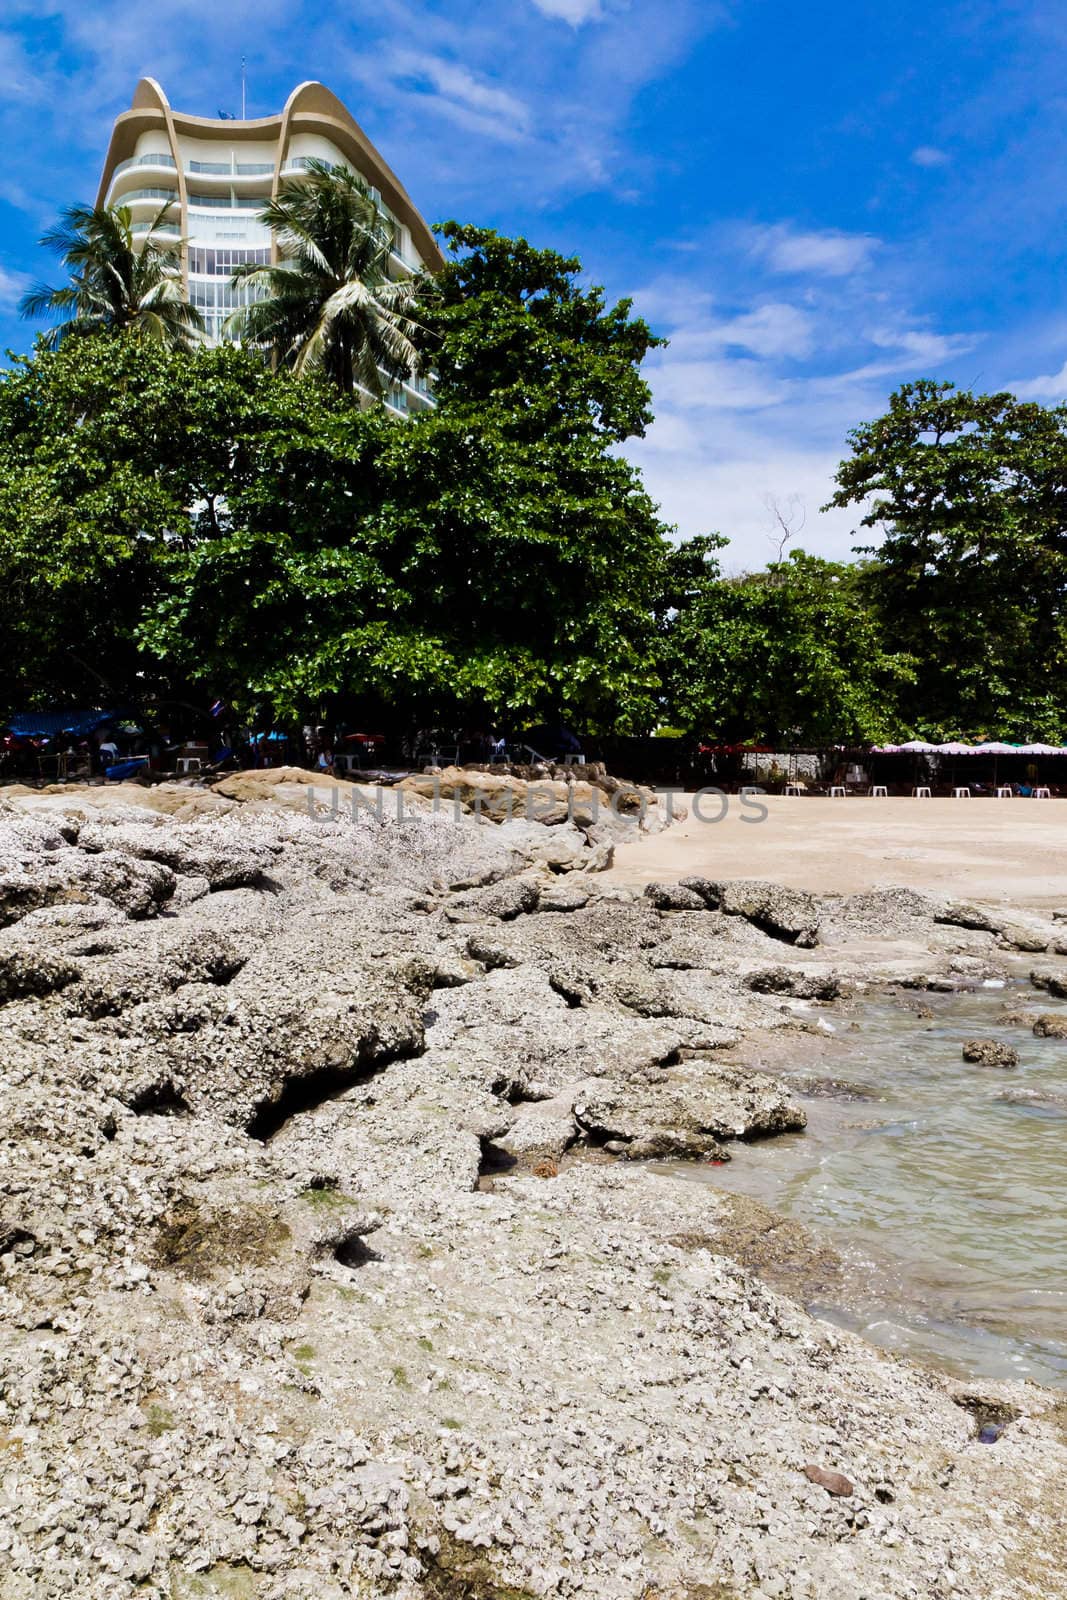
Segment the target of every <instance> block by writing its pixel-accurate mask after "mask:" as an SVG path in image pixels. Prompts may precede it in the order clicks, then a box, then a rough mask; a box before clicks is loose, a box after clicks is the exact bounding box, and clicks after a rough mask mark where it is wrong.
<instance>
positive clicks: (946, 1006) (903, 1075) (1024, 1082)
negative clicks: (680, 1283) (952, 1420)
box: [675, 982, 1067, 1387]
mask: <svg viewBox="0 0 1067 1600" xmlns="http://www.w3.org/2000/svg"><path fill="white" fill-rule="evenodd" d="M921 1006H925V1007H927V1008H928V1009H929V1010H930V1011H932V1012H933V1016H932V1017H929V1016H927V1017H922V1016H920V1015H918V1014H917V1010H918V1008H919V1007H921ZM1006 1006H1007V1007H1011V1008H1012V1009H1016V1010H1019V1011H1025V1012H1027V1013H1029V1014H1030V1015H1029V1018H1028V1020H1027V1021H1026V1022H1021V1023H1020V1022H1015V1023H1010V1022H1007V1021H1006V1020H1005V1019H1004V1011H1005V1009H1006ZM1049 1011H1059V1012H1061V1013H1062V1012H1064V1011H1067V1007H1065V1006H1064V1004H1063V1002H1062V1001H1055V1000H1052V999H1050V997H1049V996H1048V995H1046V994H1040V993H1038V992H1037V991H1036V990H1034V989H1032V988H1031V987H1030V985H1029V984H1028V983H1025V982H1020V983H1012V984H1009V985H1007V986H1006V987H1000V988H986V989H983V990H980V991H978V992H976V993H971V994H955V995H921V996H920V995H908V996H906V997H901V998H900V999H899V1000H885V1001H880V1002H878V1003H875V1004H871V1005H865V1006H864V1007H863V1008H862V1009H861V1010H856V1011H855V1012H854V1013H852V1015H851V1016H848V1015H846V1016H842V1015H841V1014H840V1013H839V1012H838V1013H835V1011H833V1010H829V1011H823V1012H821V1014H822V1015H824V1016H826V1017H827V1018H828V1019H830V1020H831V1021H832V1024H833V1026H834V1028H835V1030H836V1032H835V1035H834V1039H833V1041H832V1042H831V1043H830V1045H829V1049H828V1052H827V1056H826V1059H825V1061H824V1063H823V1064H822V1066H820V1067H816V1068H813V1067H812V1066H811V1064H810V1062H808V1063H805V1065H804V1066H803V1067H802V1068H798V1069H797V1070H796V1072H795V1073H794V1074H792V1075H793V1076H795V1077H796V1078H797V1080H798V1098H799V1099H800V1100H801V1103H802V1104H803V1105H804V1107H805V1109H806V1111H807V1113H808V1128H807V1130H806V1132H804V1133H802V1134H790V1135H786V1136H785V1137H783V1138H780V1139H772V1140H768V1141H766V1142H763V1143H760V1144H755V1145H748V1146H745V1147H743V1148H740V1149H738V1150H737V1151H736V1156H735V1159H734V1160H733V1161H732V1162H731V1163H730V1164H729V1165H726V1166H720V1167H714V1168H710V1169H709V1168H706V1167H705V1168H698V1167H692V1166H690V1167H687V1168H685V1169H675V1170H676V1171H678V1174H679V1176H685V1177H687V1178H690V1179H693V1180H696V1181H704V1182H711V1183H713V1184H715V1185H717V1186H719V1187H723V1188H729V1189H731V1190H735V1191H738V1192H740V1193H745V1194H751V1195H754V1196H756V1197H757V1198H758V1199H761V1200H763V1201H765V1202H766V1203H767V1204H768V1205H770V1206H773V1207H774V1209H775V1210H777V1211H781V1212H783V1213H785V1214H786V1215H787V1216H791V1217H794V1218H796V1219H797V1220H798V1221H800V1222H803V1223H806V1224H808V1225H810V1226H813V1227H815V1228H816V1229H818V1230H819V1232H820V1233H821V1234H822V1235H823V1236H825V1237H826V1238H827V1239H828V1240H829V1242H831V1243H832V1244H834V1245H835V1246H836V1248H837V1249H838V1250H839V1251H840V1252H841V1253H842V1254H843V1256H844V1257H845V1260H846V1264H847V1270H846V1278H847V1289H846V1291H845V1293H844V1294H843V1296H842V1303H841V1304H839V1305H835V1306H829V1305H813V1306H812V1307H811V1309H812V1310H813V1311H815V1312H817V1313H818V1314H819V1315H822V1316H826V1317H828V1318H830V1319H831V1320H835V1321H838V1322H841V1323H844V1324H846V1325H848V1326H851V1327H853V1328H856V1329H857V1330H858V1331H860V1332H862V1333H864V1334H865V1335H866V1337H868V1338H869V1339H871V1340H872V1341H873V1342H874V1343H876V1344H880V1345H883V1346H885V1347H886V1348H889V1349H894V1350H901V1351H903V1352H905V1353H907V1354H908V1355H910V1356H911V1357H912V1358H918V1359H926V1360H928V1361H930V1362H932V1363H935V1364H937V1365H939V1366H942V1367H948V1368H949V1369H951V1370H953V1371H955V1372H960V1373H965V1374H968V1375H970V1376H975V1377H978V1376H986V1377H998V1378H1003V1377H1015V1378H1029V1379H1031V1380H1033V1381H1035V1382H1039V1383H1049V1384H1056V1385H1059V1386H1062V1387H1067V1041H1063V1040H1056V1039H1038V1038H1035V1037H1034V1036H1033V1033H1032V1020H1033V1017H1034V1016H1036V1015H1037V1014H1038V1013H1040V1012H1049ZM969 1038H988V1039H995V1040H998V1041H1002V1042H1003V1043H1005V1044H1010V1045H1012V1046H1013V1047H1014V1048H1015V1049H1016V1050H1017V1051H1018V1053H1019V1057H1020V1064H1019V1066H1018V1067H1016V1068H1014V1069H1005V1068H993V1067H980V1066H974V1065H970V1064H968V1063H966V1062H965V1061H963V1060H962V1054H961V1046H962V1042H963V1041H964V1040H965V1039H969ZM773 1071H774V1073H775V1075H776V1076H778V1077H780V1078H784V1079H786V1080H788V1079H789V1078H790V1076H791V1072H790V1070H789V1069H788V1068H787V1069H786V1070H783V1069H782V1066H781V1065H780V1064H779V1063H777V1062H776V1063H775V1066H774V1068H773ZM822 1075H826V1076H831V1075H832V1076H833V1078H835V1079H846V1080H848V1081H849V1082H853V1083H857V1084H860V1085H863V1086H865V1087H866V1088H867V1089H868V1090H870V1091H873V1093H874V1095H875V1096H876V1098H873V1099H865V1100H861V1099H844V1098H841V1097H840V1096H837V1097H834V1096H830V1097H827V1096H826V1095H824V1094H815V1095H813V1094H811V1093H804V1092H802V1090H801V1089H800V1086H801V1085H802V1084H803V1082H804V1080H805V1079H809V1080H810V1079H811V1078H812V1077H819V1076H822ZM1027 1095H1031V1096H1032V1098H1027Z"/></svg>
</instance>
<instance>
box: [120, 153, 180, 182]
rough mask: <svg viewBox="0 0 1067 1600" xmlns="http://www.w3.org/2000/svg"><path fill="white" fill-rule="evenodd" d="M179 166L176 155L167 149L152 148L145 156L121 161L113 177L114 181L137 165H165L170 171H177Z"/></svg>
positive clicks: (161, 166)
mask: <svg viewBox="0 0 1067 1600" xmlns="http://www.w3.org/2000/svg"><path fill="white" fill-rule="evenodd" d="M177 166H178V164H177V162H176V161H175V159H174V157H173V156H171V155H167V153H166V151H164V150H151V151H149V152H147V153H146V154H145V155H143V156H131V157H130V159H129V160H128V161H120V162H119V164H118V166H117V167H116V168H115V170H114V172H113V173H112V175H111V179H112V182H114V180H115V179H116V178H117V177H119V176H120V175H121V174H122V173H123V172H132V171H133V169H134V168H135V167H160V168H163V167H165V168H167V170H168V171H170V172H176V171H177Z"/></svg>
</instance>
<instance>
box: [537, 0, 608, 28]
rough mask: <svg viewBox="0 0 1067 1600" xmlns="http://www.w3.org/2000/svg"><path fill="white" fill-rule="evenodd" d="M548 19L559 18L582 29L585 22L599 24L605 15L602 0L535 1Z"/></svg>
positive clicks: (573, 26)
mask: <svg viewBox="0 0 1067 1600" xmlns="http://www.w3.org/2000/svg"><path fill="white" fill-rule="evenodd" d="M533 3H534V5H535V6H536V7H537V9H538V11H543V12H544V14H545V16H546V17H558V18H559V19H560V21H562V22H569V23H570V25H571V27H572V28H580V27H581V25H582V23H583V22H599V21H600V20H601V18H602V17H603V15H604V11H603V8H602V6H601V3H600V0H533Z"/></svg>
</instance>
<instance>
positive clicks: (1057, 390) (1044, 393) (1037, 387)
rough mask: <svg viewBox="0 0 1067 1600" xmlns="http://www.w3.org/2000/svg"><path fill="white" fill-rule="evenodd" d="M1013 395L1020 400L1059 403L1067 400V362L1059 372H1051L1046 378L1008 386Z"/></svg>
mask: <svg viewBox="0 0 1067 1600" xmlns="http://www.w3.org/2000/svg"><path fill="white" fill-rule="evenodd" d="M1006 387H1007V388H1008V389H1010V390H1011V392H1012V394H1015V395H1018V397H1019V399H1020V400H1042V401H1049V402H1053V403H1058V402H1059V401H1061V400H1067V361H1065V362H1064V363H1063V366H1062V367H1061V368H1060V370H1059V372H1050V373H1048V374H1047V375H1046V376H1045V377H1038V378H1022V379H1020V380H1019V381H1018V382H1016V383H1009V384H1007V385H1006Z"/></svg>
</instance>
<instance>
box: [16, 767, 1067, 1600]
mask: <svg viewBox="0 0 1067 1600" xmlns="http://www.w3.org/2000/svg"><path fill="white" fill-rule="evenodd" d="M464 781H465V782H466V781H467V780H464ZM457 784H458V780H456V781H455V782H454V784H453V790H454V791H455V789H456V786H457ZM560 787H561V789H562V790H563V791H564V792H563V793H562V794H561V796H559V797H558V798H559V800H560V807H559V809H558V810H557V811H556V812H553V813H552V814H551V815H546V817H545V820H542V821H532V822H531V821H529V820H527V819H524V818H518V819H516V818H514V817H512V818H511V819H510V820H508V818H507V817H506V815H505V813H504V810H503V809H502V808H500V807H498V808H497V809H496V810H495V811H494V809H493V807H491V806H490V807H485V808H483V807H482V806H480V805H478V804H477V803H475V802H476V800H477V797H476V796H474V797H472V795H471V794H470V793H468V792H467V791H466V789H464V790H463V791H462V792H460V793H459V795H458V801H459V803H458V806H457V807H456V808H455V809H454V810H453V811H446V812H444V813H436V814H435V813H434V812H433V811H432V810H429V809H426V801H427V796H426V794H424V793H421V792H419V791H418V790H415V791H413V792H412V800H413V801H414V802H416V803H418V802H422V804H423V809H422V810H421V811H420V812H419V813H418V814H415V815H411V816H408V817H406V818H405V820H401V821H398V820H396V817H395V815H392V814H390V812H389V810H388V809H387V810H386V814H385V815H384V816H383V817H382V818H380V819H379V818H378V817H377V816H376V815H374V813H373V811H372V810H371V809H369V808H367V807H365V806H357V808H356V810H355V812H354V813H347V814H346V812H345V811H344V808H343V807H342V808H341V809H340V810H339V811H337V813H336V814H334V808H333V806H332V805H331V804H330V802H329V800H328V798H327V797H326V796H325V793H324V792H320V794H319V795H318V796H316V795H315V794H314V793H313V792H312V794H311V805H310V809H309V806H308V804H307V799H308V796H307V794H306V793H304V792H303V791H302V790H301V788H300V785H299V782H298V780H297V778H296V777H292V776H290V779H289V780H287V781H280V782H279V781H277V780H275V781H273V782H272V781H267V779H266V778H265V776H264V775H262V774H255V775H252V774H250V775H244V776H242V777H239V778H237V779H228V780H225V781H224V782H223V783H222V784H220V785H218V786H217V789H216V791H215V792H210V791H206V790H204V791H192V790H189V789H177V788H174V789H166V788H164V789H162V790H145V791H139V790H125V791H121V792H118V791H108V792H106V793H105V792H102V791H91V792H89V793H87V794H86V793H82V794H80V795H74V794H71V793H67V794H51V795H45V796H42V795H35V794H22V795H15V796H11V797H9V798H7V799H6V800H4V801H2V802H0V1006H2V1012H0V1016H2V1023H3V1044H2V1074H0V1097H2V1120H0V1138H2V1157H0V1319H2V1322H0V1597H2V1600H61V1597H62V1600H66V1597H68V1596H78V1597H79V1600H127V1597H135V1596H159V1597H161V1600H162V1597H166V1600H186V1597H190V1600H191V1597H193V1596H236V1597H248V1600H312V1597H314V1600H350V1597H359V1600H364V1597H368V1600H370V1597H385V1596H396V1597H398V1600H411V1597H414V1596H418V1595H426V1596H430V1597H434V1600H526V1597H533V1596H568V1595H573V1594H583V1595H589V1596H596V1597H604V1600H772V1597H774V1600H905V1597H907V1600H949V1597H960V1596H968V1597H969V1596H975V1597H978V1596H981V1597H983V1600H1009V1597H1010V1600H1023V1597H1032V1600H1055V1597H1057V1596H1067V1533H1065V1518H1064V1509H1065V1502H1064V1490H1063V1483H1064V1480H1065V1475H1067V1403H1065V1401H1064V1398H1063V1396H1061V1395H1057V1394H1055V1393H1051V1392H1047V1391H1044V1390H1041V1389H1039V1388H1036V1387H1032V1386H1029V1385H1022V1384H1016V1385H994V1386H976V1385H973V1384H971V1385H968V1384H965V1383H961V1382H960V1381H959V1380H956V1379H950V1378H948V1377H945V1376H942V1375H939V1374H937V1373H933V1372H927V1371H923V1370H920V1369H918V1368H915V1367H912V1366H910V1365H908V1364H907V1363H905V1362H903V1361H901V1360H899V1359H896V1358H893V1357H891V1356H889V1355H886V1354H883V1353H881V1352H879V1351H877V1350H875V1349H873V1348H872V1347H871V1346H869V1345H867V1344H866V1343H864V1342H863V1341H862V1340H860V1339H858V1338H855V1337H853V1336H851V1335H849V1334H846V1333H843V1332H839V1331H837V1330H835V1329H833V1328H831V1327H830V1326H828V1325H827V1324H825V1323H822V1322H820V1321H818V1320H816V1319H814V1318H813V1317H811V1316H809V1315H808V1313H807V1312H806V1311H805V1310H804V1309H803V1307H802V1305H801V1304H800V1303H799V1300H797V1299H794V1298H791V1297H790V1296H788V1295H786V1294H784V1293H782V1292H781V1290H780V1289H779V1288H775V1287H773V1285H774V1284H776V1283H777V1284H781V1283H789V1282H790V1276H789V1275H790V1274H791V1273H792V1274H794V1275H795V1281H796V1283H797V1285H798V1289H797V1293H798V1294H799V1296H800V1298H801V1299H802V1298H803V1293H804V1291H803V1285H804V1283H805V1282H806V1281H808V1277H809V1275H810V1273H811V1272H812V1271H815V1272H817V1273H822V1274H830V1275H832V1274H833V1273H834V1271H835V1270H836V1268H835V1263H834V1261H833V1259H832V1253H828V1252H827V1251H826V1250H825V1249H824V1248H823V1247H822V1246H821V1245H820V1244H819V1243H818V1241H808V1240H806V1239H805V1237H804V1235H803V1230H800V1229H798V1228H797V1226H796V1225H795V1224H788V1225H785V1224H782V1223H781V1222H780V1220H779V1219H777V1218H775V1217H774V1215H773V1213H769V1212H766V1211H765V1209H764V1208H761V1207H758V1206H757V1205H756V1203H755V1202H745V1201H743V1200H741V1199H740V1197H737V1196H726V1195H723V1194H720V1193H716V1191H715V1189H714V1188H713V1187H711V1186H709V1185H697V1184H687V1183H681V1182H678V1181H677V1180H676V1179H674V1178H672V1177H671V1176H670V1175H669V1174H667V1173H664V1172H663V1171H661V1170H657V1168H656V1165H655V1161H656V1159H657V1158H659V1159H662V1158H671V1159H676V1158H679V1157H681V1158H689V1159H695V1160H702V1161H708V1160H727V1159H730V1158H731V1157H732V1158H733V1159H736V1160H744V1158H745V1151H744V1145H745V1142H746V1141H749V1140H752V1139H757V1138H764V1137H769V1136H773V1135H774V1134H776V1133H779V1132H782V1131H785V1130H790V1129H798V1128H801V1127H802V1126H803V1125H804V1112H803V1110H802V1108H801V1106H800V1105H799V1104H798V1103H797V1102H796V1101H795V1100H794V1099H792V1098H791V1096H790V1094H789V1092H788V1091H787V1090H786V1089H785V1088H784V1087H783V1085H782V1084H780V1083H779V1082H777V1081H776V1080H775V1078H774V1076H773V1074H770V1073H768V1072H766V1071H764V1070H761V1068H760V1062H761V1060H762V1058H763V1057H764V1056H765V1055H766V1056H772V1057H773V1055H774V1054H776V1053H778V1054H780V1052H781V1051H782V1050H783V1049H787V1048H788V1046H789V1041H790V1039H791V1038H792V1039H799V1038H801V1037H802V1036H803V1035H805V1034H810V1033H811V1032H812V1031H813V1030H814V1031H818V1030H819V1029H820V1028H821V1027H824V1026H825V1022H824V1020H823V1019H824V1016H825V1014H826V1012H825V1008H832V1007H833V1006H835V1005H837V1004H840V1003H841V1002H842V999H843V998H844V997H847V996H848V995H850V994H852V993H854V992H856V991H857V990H862V989H863V988H864V987H865V986H870V985H873V984H882V983H893V984H896V985H903V986H906V987H910V988H914V989H916V990H923V989H926V988H937V987H944V986H951V985H953V984H957V983H965V982H969V981H975V980H980V979H981V978H982V977H984V976H988V975H992V974H995V973H997V972H998V971H1000V970H1001V969H1002V968H1003V966H1004V964H1005V963H1006V962H1007V961H1009V960H1015V961H1017V960H1018V958H1019V955H1020V953H1021V952H1025V953H1026V955H1027V958H1028V959H1029V960H1031V961H1032V962H1033V963H1034V969H1035V982H1036V983H1037V984H1038V985H1039V986H1040V987H1041V988H1042V989H1043V990H1046V991H1049V992H1051V993H1053V994H1060V993H1063V992H1067V959H1065V957H1067V925H1065V924H1063V923H1058V922H1055V921H1047V920H1045V919H1043V918H1042V917H1040V916H1037V915H1036V914H1033V913H1026V914H1023V913H1018V914H1016V913H1011V912H1006V911H1005V910H1004V909H1003V908H996V909H993V908H989V907H983V906H977V905H970V904H962V903H960V902H957V901H948V900H938V899H934V898H929V897H925V896H923V895H920V894H918V893H915V892H914V891H903V890H885V891H870V892H866V893H863V894H855V895H850V896H843V897H834V898H830V897H824V898H818V897H815V896H813V895H810V894H806V893H803V892H801V891H799V890H795V889H783V888H781V887H779V886H776V885H774V884H769V883H762V882H758V881H751V880H744V879H732V880H729V881H710V880H706V879H700V878H691V879H686V880H683V881H682V882H680V883H658V884H650V885H649V886H648V887H647V889H646V890H645V891H644V892H643V893H637V892H633V891H628V890H627V889H625V888H621V887H618V886H614V885H611V886H608V885H606V884H605V882H604V880H603V878H602V877H601V873H600V869H601V868H603V867H604V866H606V865H607V864H608V863H609V862H610V860H611V857H612V853H613V851H614V849H615V847H616V846H617V845H618V844H619V843H620V842H623V843H624V841H625V839H626V838H627V837H628V833H627V830H628V829H629V830H633V829H634V828H637V827H639V826H641V824H640V822H639V821H637V820H636V818H635V815H634V813H633V811H632V808H631V809H630V810H629V811H628V809H627V806H626V805H625V804H622V805H617V806H616V807H615V809H614V810H613V811H612V810H611V809H610V808H609V812H608V814H607V816H603V815H596V816H593V815H591V814H590V811H589V808H588V806H586V807H585V808H584V809H583V807H582V806H578V807H577V808H575V807H574V806H573V805H568V803H567V802H568V798H569V797H568V796H567V793H566V788H567V786H566V785H561V786H560ZM585 798H586V799H588V797H585ZM479 813H481V814H479ZM494 815H497V816H501V817H503V820H500V821H494V820H486V818H487V816H488V818H490V819H491V818H492V817H493V816H494ZM663 820H664V819H663V818H662V817H660V818H657V817H656V815H655V814H654V812H653V814H651V815H646V817H645V819H644V826H645V827H648V826H656V825H659V823H661V822H662V821H663ZM1048 1047H1049V1048H1050V1049H1056V1048H1060V1047H1059V1046H1058V1045H1057V1044H1056V1043H1055V1039H1054V1037H1052V1036H1051V1035H1050V1036H1049V1045H1048Z"/></svg>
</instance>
